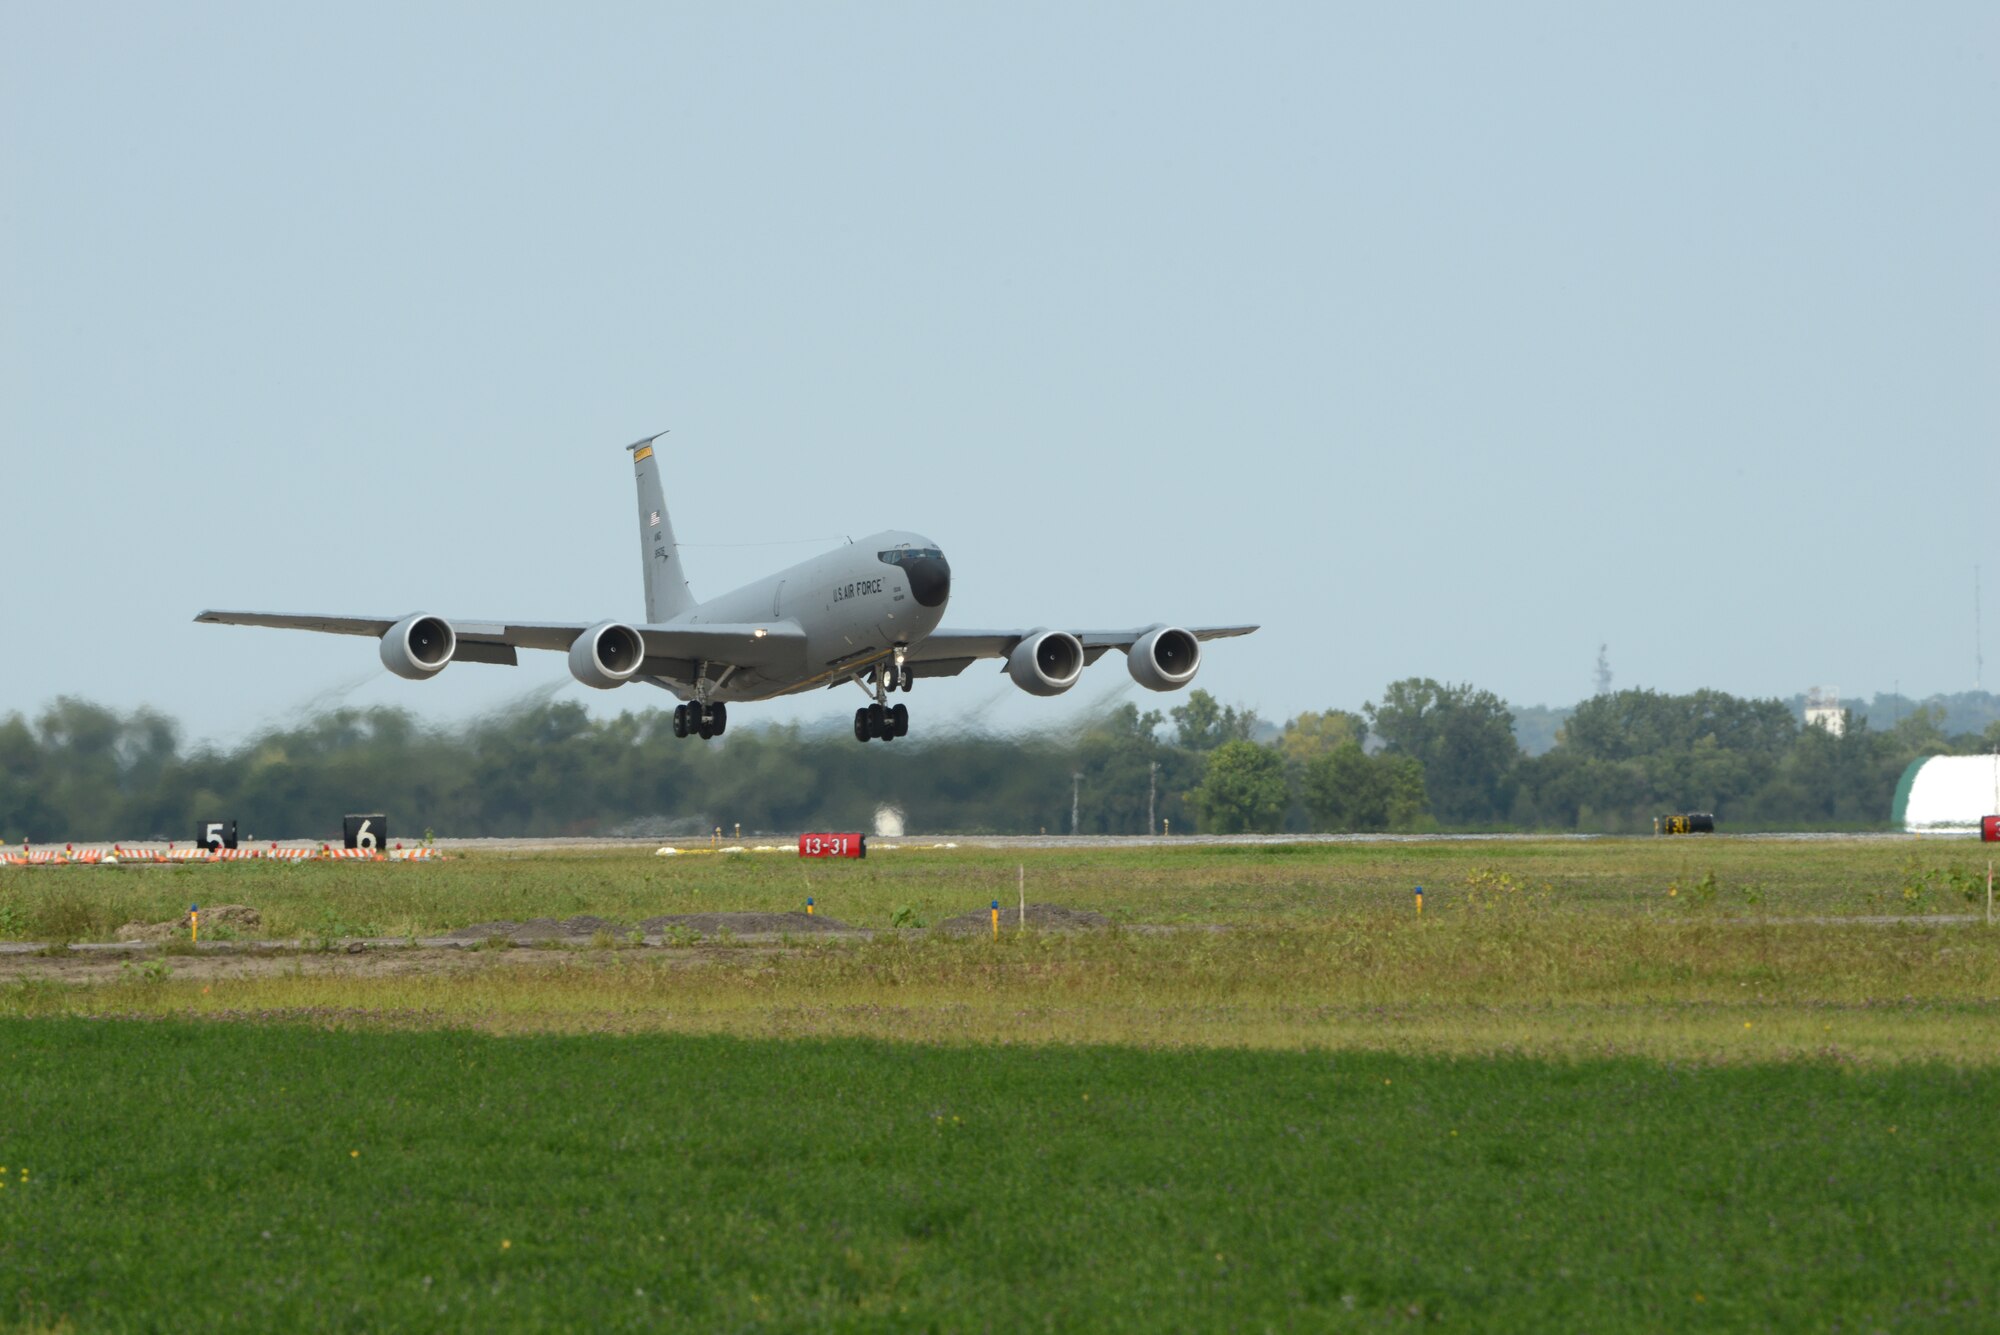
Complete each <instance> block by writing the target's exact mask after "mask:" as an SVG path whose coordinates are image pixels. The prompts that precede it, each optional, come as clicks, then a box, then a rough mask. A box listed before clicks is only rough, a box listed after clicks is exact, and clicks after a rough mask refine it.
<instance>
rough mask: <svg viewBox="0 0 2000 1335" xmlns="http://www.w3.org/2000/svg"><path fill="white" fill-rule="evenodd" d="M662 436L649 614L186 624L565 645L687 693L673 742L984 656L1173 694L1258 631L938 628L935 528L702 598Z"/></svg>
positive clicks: (601, 673) (869, 732)
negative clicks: (640, 620)
mask: <svg viewBox="0 0 2000 1335" xmlns="http://www.w3.org/2000/svg"><path fill="white" fill-rule="evenodd" d="M664 434H665V433H664V432H662V433H661V435H664ZM660 438H661V437H660V436H648V437H647V438H646V439H644V440H641V441H637V442H635V443H633V444H631V445H628V446H626V447H625V448H626V449H628V450H630V451H631V452H632V460H633V465H634V467H635V469H636V471H637V473H638V479H639V549H640V552H641V554H642V557H643V559H644V562H645V571H646V621H645V624H644V625H639V626H633V625H628V624H626V623H625V622H622V621H600V622H597V623H596V624H594V625H587V624H584V623H582V622H571V621H564V622H549V621H465V620H458V619H455V618H454V619H450V620H447V619H446V618H444V617H441V616H433V615H431V614H430V613H428V612H412V613H411V614H410V615H408V616H406V617H402V618H400V619H398V618H394V617H362V616H315V615H311V614H305V613H288V612H203V613H202V614H201V615H200V616H198V617H196V618H195V620H196V621H205V622H208V623H210V624H212V625H223V626H276V627H280V628H283V629H290V630H317V631H325V632H328V633H330V634H334V635H373V636H377V637H378V638H380V640H381V641H382V648H381V653H382V662H383V664H384V665H385V666H386V667H387V668H388V669H389V671H391V672H393V673H395V674H396V675H397V676H399V677H405V678H408V679H409V680H411V681H424V680H427V679H429V678H431V677H435V676H436V675H437V674H438V673H440V672H442V671H443V670H444V668H445V665H446V664H448V663H504V664H506V665H508V666H510V667H511V666H513V665H514V664H515V663H516V662H518V659H517V658H516V657H515V653H514V651H515V650H516V649H553V650H556V651H557V652H559V653H562V652H566V653H568V655H569V670H570V672H571V674H572V675H574V676H575V677H576V679H577V680H578V681H580V682H582V683H583V684H584V685H586V686H594V687H597V688H599V689H601V690H610V689H611V688H612V687H614V686H623V685H624V684H625V683H626V682H628V681H643V682H647V683H650V684H651V685H654V686H658V687H661V688H663V689H665V690H668V691H672V692H673V693H674V694H675V695H677V696H679V697H681V698H682V699H683V700H684V701H686V703H685V704H682V705H681V706H679V707H678V708H676V709H675V710H674V735H675V736H676V737H686V736H688V735H689V734H695V735H697V736H701V737H715V736H719V735H721V733H722V731H723V729H724V728H725V727H727V726H728V723H729V712H728V702H730V701H738V700H769V699H771V698H773V697H775V696H780V695H796V694H798V693H799V692H801V691H810V690H814V689H816V688H818V687H821V686H839V685H842V684H844V683H846V682H850V681H851V682H854V683H855V684H856V685H858V686H860V687H861V688H862V689H863V690H865V691H867V692H868V693H869V694H871V695H873V696H874V698H875V700H874V703H873V704H870V705H867V706H864V707H863V708H860V709H857V710H855V711H854V736H855V737H856V738H857V739H858V740H860V741H864V742H865V741H869V740H871V739H874V738H880V739H881V740H883V741H891V740H893V739H895V738H897V737H902V736H904V735H906V734H907V733H908V732H909V730H910V710H909V706H907V705H903V704H896V705H890V704H889V702H888V701H889V693H890V692H891V691H896V690H901V691H908V690H909V689H910V687H911V684H912V683H913V682H914V680H915V679H916V678H918V677H954V676H957V675H958V674H959V673H961V672H963V671H965V669H966V668H968V667H970V666H972V664H973V663H975V662H977V661H978V660H980V659H982V658H998V659H1002V660H1004V665H1003V670H1004V671H1005V672H1006V674H1007V675H1008V676H1009V677H1011V678H1012V679H1013V681H1014V684H1015V685H1016V686H1019V687H1020V688H1021V689H1022V690H1024V691H1026V692H1028V693H1029V694H1030V695H1061V694H1062V693H1063V692H1064V691H1067V690H1068V689H1069V688H1070V687H1072V686H1074V685H1076V683H1077V679H1078V678H1079V677H1081V676H1082V675H1083V670H1084V668H1086V667H1088V666H1089V665H1090V664H1092V663H1094V662H1096V661H1097V660H1098V658H1099V657H1101V656H1102V655H1103V654H1104V653H1105V652H1106V651H1107V650H1111V649H1122V650H1124V651H1125V661H1126V666H1127V667H1129V668H1130V669H1131V672H1132V679H1133V680H1134V681H1136V682H1138V683H1139V684H1140V685H1141V686H1144V687H1146V688H1147V689H1149V690H1154V691H1177V690H1179V689H1181V688H1182V687H1183V686H1186V685H1187V684H1188V683H1189V682H1191V681H1193V680H1194V674H1195V671H1196V669H1198V668H1199V667H1200V666H1201V642H1202V641H1203V640H1214V639H1220V638H1223V637H1225V636H1230V635H1248V634H1249V633H1250V632H1251V631H1253V630H1256V629H1257V627H1255V626H1194V627H1189V628H1182V627H1179V626H1168V625H1161V624H1155V625H1151V626H1144V627H1141V628H1139V629H1137V630H1050V629H1048V628H1046V627H1037V628H1035V629H1033V630H941V629H939V627H938V623H939V622H940V621H942V620H943V619H944V609H945V603H946V602H947V601H948V600H949V599H950V597H951V566H950V564H949V563H948V562H946V560H945V557H944V552H943V551H942V550H940V549H939V547H938V545H937V544H936V543H934V542H932V541H931V540H930V539H928V538H926V537H924V536H922V535H921V534H917V533H905V532H898V531H895V530H890V531H889V532H886V533H877V534H874V535H873V536H872V537H868V538H864V539H862V540H861V541H860V542H850V543H849V544H848V545H847V546H845V547H843V548H841V549H839V550H838V551H833V552H828V553H827V554H826V555H824V556H816V557H814V558H813V559H812V560H810V561H804V562H801V563H800V564H798V565H795V566H793V567H791V568H790V569H788V570H781V571H779V572H778V573H777V574H775V575H772V576H771V577H769V578H768V579H762V580H759V581H758V582H757V583H755V584H747V585H745V586H744V587H742V588H740V589H737V590H736V591H735V592H734V593H725V594H723V595H722V596H721V597H719V598H711V599H710V600H708V601H707V602H700V601H697V600H696V598H695V596H694V592H693V590H692V589H690V588H689V587H688V581H687V577H686V576H685V575H683V574H682V573H681V559H680V548H679V546H678V545H677V544H676V543H675V541H674V526H673V521H672V520H670V519H669V518H668V517H667V506H666V500H665V498H664V496H663V495H662V494H661V490H660V463H659V459H658V457H657V456H656V455H655V453H654V448H653V447H654V445H655V443H656V442H658V441H659V440H660Z"/></svg>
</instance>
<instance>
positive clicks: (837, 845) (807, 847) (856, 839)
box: [799, 834, 868, 858]
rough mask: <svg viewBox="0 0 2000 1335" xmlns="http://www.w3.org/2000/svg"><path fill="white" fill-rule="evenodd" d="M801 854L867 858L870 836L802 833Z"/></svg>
mask: <svg viewBox="0 0 2000 1335" xmlns="http://www.w3.org/2000/svg"><path fill="white" fill-rule="evenodd" d="M799 856H800V857H802V858H865V857H867V856H868V836H867V835H865V834H802V835H800V836H799Z"/></svg>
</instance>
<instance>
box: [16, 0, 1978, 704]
mask: <svg viewBox="0 0 2000 1335" xmlns="http://www.w3.org/2000/svg"><path fill="white" fill-rule="evenodd" d="M1996 131H2000V8H1996V7H1995V6H1992V5H1990V4H1978V3H1972V4H1946V3H1938V4H1926V5H1921V6H1889V5H1876V6H1853V5H1842V4H1825V3H1816V2H1815V3H1802V4H1775V3H1774V4H1761V5H1755V6H1742V5H1732V4H1695V5H1687V4H1675V5H1653V6H1644V5H1613V6H1604V5H1586V4H1581V3H1578V4H1573V5H1534V4H1526V5H1507V6H1475V5H1462V4H1448V5H1426V6H1414V5H1393V6H1390V5H1373V6H1359V5H1333V4H1300V5H1282V4H1259V5H1251V6H1244V5H1227V6H1225V5H1207V6H1199V5H1176V4H1143V5H1139V4H1134V5H1121V4H1084V5H1078V4H1049V5H1035V4H1008V5H984V6H976V5H930V4H914V3H910V4H867V5H855V4H828V5H810V6H807V5H795V6H772V5H765V6H720V5H672V4H654V3H647V4H632V5H615V4H590V5H585V6H567V7H555V6H545V5H532V6H531V5H524V4H504V3H502V4H488V3H481V4H462V5H454V4H444V3H419V4H367V3H351V4H343V5H336V6H301V5H265V4H244V5H233V6H232V5H214V4H203V3H187V4H177V5H171V6H159V5H153V6H145V5H136V4H128V5H103V4H93V3H87V2H86V3H77V4H65V5H29V4H23V3H13V4H6V5H0V181H4V188H0V576H4V578H0V627H4V628H5V629H4V630H0V637H4V642H5V646H6V651H5V653H4V655H0V714H4V713H5V712H8V711H14V710H20V711H24V712H29V713H32V712H33V711H34V710H35V709H36V708H38V707H39V706H41V705H43V704H46V703H47V702H49V701H50V700H52V699H54V698H55V697H56V696H58V695H62V694H70V695H78V696H82V697H85V698H88V699H92V700H96V701H99V702H102V703H105V704H109V705H114V706H117V707H119V708H132V707H137V706H140V705H149V706H152V707H154V708H158V709H162V710H165V711H166V712H168V713H170V714H172V715H174V716H176V717H178V718H179V719H181V720H182V721H183V723H184V725H185V727H186V729H187V731H188V733H189V734H190V735H191V736H193V737H196V738H209V739H218V740H228V739H233V738H240V737H242V736H244V735H247V734H249V733H251V732H253V731H255V730H257V729H261V728H264V727H269V726H272V725H274V724H283V723H286V722H289V721H291V720H292V719H294V718H296V717H297V716H299V715H300V714H302V713H305V712H309V711H311V710H313V709H317V708H324V707H326V706H328V705H331V704H339V703H345V704H354V705H377V704H388V705H397V706H401V707H405V708H409V709H412V710H415V711H417V712H418V713H420V714H421V715H423V716H425V717H427V718H434V719H437V720H440V721H446V720H452V719H459V718H464V717H468V716H471V715H474V714H478V713H481V712H485V711H490V710H493V709H498V708H502V707H505V706H506V705H508V704H509V703H510V702H514V701H518V700H521V699H577V700H582V701H584V702H585V703H587V704H588V705H589V706H590V708H591V709H592V710H593V712H597V713H616V712H618V711H619V710H621V709H630V708H636V707H652V706H658V705H665V704H669V703H671V701H670V700H669V698H668V697H666V696H665V695H663V694H661V693H659V692H657V691H652V690H648V689H646V688H644V687H640V686H627V687H625V688H622V689H620V690H618V691H613V692H604V693H600V692H595V691H591V690H588V689H587V688H584V687H582V686H580V685H577V684H575V683H573V682H571V681H570V679H569V677H568V675H567V671H566V667H565V665H564V660H563V659H562V657H561V656H559V655H555V654H532V653H524V655H523V661H522V665H521V666H520V667H519V668H515V669H507V668H500V667H490V666H481V665H475V664H465V665H458V666H455V667H453V668H452V669H451V670H449V671H447V672H445V673H443V674H441V675H440V676H439V677H438V678H436V679H434V680H432V681H429V682H424V683H410V682H404V681H401V680H399V679H397V678H394V677H391V676H390V675H389V674H388V673H387V672H386V671H385V670H383V669H382V667H381V666H380V662H379V660H378V659H377V657H376V653H375V647H374V646H373V645H372V644H370V643H368V642H367V641H365V640H359V639H347V638H333V637H322V636H314V635H308V634H303V633H297V632H280V631H269V630H255V629H243V628H229V627H212V626H197V625H195V624H193V622H192V618H193V616H194V615H195V613H196V612H198V611H200V610H201V609H203V608H208V607H217V608H244V609H258V610H300V611H326V612H354V613H367V614H378V615H390V614H395V615H400V614H402V613H405V612H409V611H415V610H423V611H430V612H436V613H441V614H443V615H446V616H463V617H467V618H474V619H491V618H502V617H511V618H518V619H536V620H563V619H591V620H596V619H600V618H607V617H624V618H628V619H638V618H639V617H640V615H641V613H642V596H641V584H640V570H639V564H640V558H639V552H638V544H637V543H636V541H635V539H634V533H633V529H634V526H635V525H634V519H633V509H634V506H633V501H632V495H631V490H630V488H631V486H632V481H631V471H630V468H629V456H627V455H626V454H625V453H624V450H623V446H625V445H626V444H627V443H628V442H630V441H633V440H635V439H637V438H638V437H641V436H644V435H648V434H651V433H653V432H656V431H659V430H662V429H666V428H670V429H671V433H672V434H671V435H669V436H668V438H667V440H666V441H665V442H663V443H662V444H663V448H662V451H661V457H662V458H663V459H664V460H665V461H666V463H667V468H668V478H669V480H668V501H669V508H670V509H671V510H672V512H673V516H674V521H675V524H676V527H677V529H678V532H679V536H680V537H681V539H682V541H683V542H684V543H686V544H688V546H687V550H686V554H685V555H686V564H687V568H688V571H689V573H690V575H691V577H692V579H693V581H694V584H695V589H696V592H697V594H702V595H706V594H712V593H715V592H720V591H722V590H724V589H726V588H728V587H731V586H732V585H734V584H736V583H739V582H744V581H747V580H748V579H751V578H754V577H757V576H760V575H763V574H766V573H769V572H771V571H773V570H775V569H777V568H779V567H781V566H784V565H788V564H790V563H792V562H794V561H798V560H802V559H805V558H806V557H808V556H811V555H813V554H815V553H817V552H819V551H824V550H827V549H829V548H830V547H832V546H833V545H836V544H838V543H840V542H843V541H845V540H846V538H847V536H849V535H852V536H856V537H858V536H862V535H865V534H867V533H872V532H875V531H878V530H881V529H887V528H909V529H914V530H916V531H919V532H922V533H924V534H926V535H928V536H929V537H931V538H932V539H934V540H935V541H937V542H938V543H939V544H940V545H941V546H942V547H943V548H944V550H945V551H946V553H947V554H948V555H949V557H950V559H951V562H952V567H953V571H954V577H955V578H954V587H953V592H952V601H951V605H950V610H949V614H948V616H947V619H946V624H947V625H961V626H980V627H1005V626H1019V627H1023V628H1025V627H1030V626H1040V625H1048V626H1062V627H1074V628H1090V627H1121V626H1132V625H1144V624H1150V623H1153V622H1157V621H1166V622H1172V623H1181V624H1219V623H1232V622H1246V621H1248V622H1257V623H1260V624H1261V625H1262V627H1263V629H1262V630H1260V631H1259V632H1258V633H1257V634H1256V635H1255V636H1253V637H1251V638H1249V639H1244V640H1234V641H1229V642H1225V643H1219V644H1215V645H1212V646H1210V648H1209V650H1208V654H1207V658H1206V661H1205V664H1204V667H1203V670H1202V674H1201V678H1200V680H1199V682H1198V683H1197V684H1199V685H1201V686H1203V687H1205V688H1207V689H1209V690H1210V691H1212V692H1213V693H1215V694H1216V695H1217V696H1218V697H1220V698H1221V699H1223V700H1225V701H1230V702H1234V703H1237V704H1240V705H1244V706H1248V707H1251V708H1254V709H1256V710H1257V711H1258V712H1259V713H1261V714H1262V715H1264V716H1265V717H1266V718H1274V719H1282V718H1285V717H1288V716H1290V715H1292V714H1296V713H1297V712H1299V711H1301V710H1305V709H1319V708H1326V707H1329V706H1339V707H1343V708H1354V707H1357V706H1359V705H1360V704H1361V703H1362V702H1363V701H1365V700H1369V699H1374V698H1377V697H1379V694H1380V692H1381V690H1382V688H1383V686H1384V685H1385V684H1387V683H1389V682H1391V681H1394V680H1397V679H1400V678H1403V677H1408V676H1429V677H1435V678H1438V679H1440V680H1447V681H1470V682H1473V683H1475V684H1477V685H1479V686H1482V687H1486V688H1488V689H1491V690H1493V691H1496V692H1498V693H1499V694H1500V695H1502V696H1503V697H1504V698H1506V699H1508V700H1511V701H1514V702H1516V703H1520V704H1536V703H1549V704H1564V703H1569V702H1571V701H1574V700H1577V699H1579V698H1581V697H1583V696H1586V695H1588V694H1589V693H1590V692H1591V690H1592V689H1593V686H1594V670H1595V666H1596V660H1597V654H1598V647H1599V645H1600V644H1603V645H1607V646H1608V657H1609V661H1610V664H1611V667H1612V671H1613V674H1614V684H1615V685H1616V686H1619V687H1625V686H1646V687H1652V688H1655V689H1660V690H1667V691H1685V690H1692V689H1695V688H1697V687H1715V688H1719V689H1722V690H1726V691H1731V692H1734V693H1738V694H1743V695H1784V696H1789V695H1791V694H1793V693H1796V692H1799V691H1802V690H1804V689H1805V688H1807V687H1808V686H1812V685H1818V684H1825V685H1834V686H1838V687H1839V688H1840V689H1841V691H1842V692H1843V693H1844V694H1848V695H1861V694H1870V693H1873V692H1875V691H1886V690H1889V689H1891V687H1892V686H1895V687H1900V689H1901V690H1902V691H1903V692H1904V693H1905V694H1909V695H1913V696H1921V695H1924V694H1928V693H1931V692H1949V691H1958V690H1964V689H1968V688H1970V687H1971V686H1972V685H1973V684H1974V653H1975V643H1974V633H1973V614H1974V593H1973V580H1974V569H1975V567H1980V568H1982V574H1983V583H1984V589H1985V622H1986V629H1985V634H1984V641H1985V650H1986V657H1987V667H1986V669H1985V673H1984V679H1983V684H1984V685H1985V686H1986V687H1987V688H1988V689H2000V687H1996V682H2000V539H1996V536H1995V534H1996V531H2000V530H1996V524H1995V522H1994V516H1995V514H1996V513H2000V501H1996V498H2000V244H1996V236H1997V235H2000V234H1997V233H1996V223H2000V173H1996V172H1995V171H1994V170H1993V169H1992V167H1993V163H1992V145H1993V142H1994V140H1995V135H1996ZM1178 699H1179V698H1178V697H1174V696H1159V697H1155V696H1152V695H1151V694H1150V693H1148V692H1144V691H1141V690H1139V689H1138V688H1136V687H1135V686H1134V685H1133V684H1132V682H1131V681H1130V679H1129V677H1128V676H1127V675H1126V674H1125V672H1124V669H1123V665H1122V661H1121V660H1119V659H1117V658H1116V656H1113V657H1112V658H1109V659H1106V660H1104V661H1102V662H1100V663H1099V664H1098V665H1097V666H1096V667H1094V668H1093V669H1092V670H1091V671H1090V672H1089V673H1087V674H1086V675H1085V677H1084V679H1083V682H1082V684H1081V685H1080V686H1079V687H1078V688H1077V689H1076V690H1075V691H1074V692H1072V693H1071V695H1070V696H1069V697H1065V698H1064V699H1063V700H1060V701H1044V700H1036V699H1032V698H1030V697H1028V696H1026V695H1025V694H1023V693H1021V692H1019V691H1017V690H1015V689H1014V688H1013V687H1011V686H1010V685H1009V684H1008V683H1007V681H1006V679H1005V678H1004V677H1001V676H999V675H998V674H997V672H996V670H995V669H994V667H993V666H992V665H983V666H981V667H978V668H975V669H974V670H972V671H970V672H968V673H967V674H966V675H965V676H964V677H962V678H959V679H956V680H953V681H949V682H929V681H927V682H924V683H922V684H921V685H920V686H919V688H918V691H917V692H915V693H913V694H912V695H911V697H910V704H911V707H912V712H913V714H914V716H915V728H914V730H915V731H918V732H921V731H922V730H923V729H924V728H926V727H939V726H962V725H967V724H975V723H977V724H985V725H989V726H998V727H1025V726H1034V725H1037V724H1043V723H1050V724H1055V723H1060V722H1062V721H1064V720H1066V719H1070V718H1074V717H1075V716H1076V714H1077V711H1079V710H1092V709H1099V708H1102V707H1104V706H1105V705H1107V704H1109V703H1113V702H1117V701H1123V700H1133V701H1135V702H1137V703H1140V704H1142V705H1145V706H1148V707H1151V706H1156V705H1158V706H1171V705H1173V704H1175V703H1177V702H1178ZM861 702H862V698H861V695H860V693H859V692H857V691H855V690H853V689H852V688H848V689H847V690H845V691H843V692H840V693H836V694H834V695H831V696H828V695H826V694H824V693H821V694H816V695H809V696H805V697H800V698H797V699H794V700H789V701H781V702H775V703H772V704H767V705H762V706H744V707H741V708H739V709H738V710H737V711H734V712H733V713H732V719H731V721H732V723H736V724H738V725H739V726H741V724H742V723H744V722H746V721H747V722H756V721H763V720H773V721H777V720H790V719H799V720H804V721H808V722H813V721H825V722H827V723H829V724H830V725H833V726H846V721H847V718H848V716H849V715H850V714H851V711H852V709H853V708H854V707H855V706H856V705H857V704H859V703H861Z"/></svg>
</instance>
